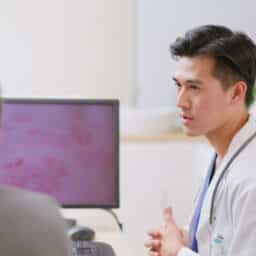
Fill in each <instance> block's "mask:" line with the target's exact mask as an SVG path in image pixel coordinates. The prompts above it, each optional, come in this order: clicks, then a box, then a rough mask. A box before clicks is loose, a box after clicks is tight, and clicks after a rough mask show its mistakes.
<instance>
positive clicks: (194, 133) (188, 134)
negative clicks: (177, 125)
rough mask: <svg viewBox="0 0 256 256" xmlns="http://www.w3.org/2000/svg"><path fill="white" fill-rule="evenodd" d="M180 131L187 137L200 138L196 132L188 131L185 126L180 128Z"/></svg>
mask: <svg viewBox="0 0 256 256" xmlns="http://www.w3.org/2000/svg"><path fill="white" fill-rule="evenodd" d="M182 130H183V132H184V133H185V134H186V135H187V136H189V137H196V136H201V135H202V134H200V133H199V132H198V131H195V130H193V129H189V128H187V127H185V126H183V127H182Z"/></svg>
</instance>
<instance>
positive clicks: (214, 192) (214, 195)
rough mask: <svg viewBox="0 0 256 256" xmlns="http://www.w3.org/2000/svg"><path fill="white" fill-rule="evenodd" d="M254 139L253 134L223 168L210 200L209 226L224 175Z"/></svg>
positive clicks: (254, 135) (255, 135)
mask: <svg viewBox="0 0 256 256" xmlns="http://www.w3.org/2000/svg"><path fill="white" fill-rule="evenodd" d="M255 137H256V132H255V133H253V134H252V135H251V136H250V137H249V138H248V139H247V140H246V141H245V142H244V143H243V144H242V145H241V146H240V147H239V149H238V150H237V151H236V152H235V154H234V155H233V156H232V158H231V159H230V160H229V161H228V163H227V164H226V166H225V167H224V169H223V171H222V173H221V175H220V177H219V179H218V180H217V183H216V185H215V187H214V190H213V194H212V200H211V208H210V225H212V224H213V208H214V202H215V198H216V194H217V191H218V187H219V185H220V182H221V181H222V179H223V177H224V175H225V174H226V172H227V171H228V168H229V166H230V165H231V164H232V163H233V161H234V160H235V159H236V158H237V157H238V155H239V154H240V153H241V152H242V151H243V150H244V149H245V148H246V147H247V145H248V144H249V143H250V142H251V141H252V140H253V139H254V138H255Z"/></svg>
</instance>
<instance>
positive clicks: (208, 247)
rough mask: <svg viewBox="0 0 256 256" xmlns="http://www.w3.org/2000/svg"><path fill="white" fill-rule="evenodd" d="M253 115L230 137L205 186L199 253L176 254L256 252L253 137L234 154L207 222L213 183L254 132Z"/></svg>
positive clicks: (217, 255)
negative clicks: (211, 218) (216, 166)
mask: <svg viewBox="0 0 256 256" xmlns="http://www.w3.org/2000/svg"><path fill="white" fill-rule="evenodd" d="M255 132H256V122H255V120H253V118H252V117H250V118H249V120H248V122H247V123H246V124H245V125H244V126H243V127H242V128H241V129H240V130H239V132H238V133H237V134H236V135H235V136H234V138H233V139H232V141H231V143H230V146H229V148H228V151H227V153H226V155H225V157H224V158H223V159H222V161H221V163H220V165H219V167H218V169H217V170H216V174H215V175H214V177H213V179H212V182H211V184H210V186H209V188H208V191H207V193H206V196H205V200H204V203H203V206H202V211H201V217H200V221H199V224H198V230H197V241H198V250H199V253H194V252H193V251H191V250H190V249H188V248H182V249H181V250H180V252H179V253H178V256H199V255H200V256H253V255H256V138H254V139H253V140H252V141H251V142H250V143H249V144H248V145H247V146H246V148H245V149H244V150H243V151H242V152H241V153H240V154H239V155H238V156H237V158H236V159H235V160H234V161H233V163H232V164H231V166H230V167H229V168H228V170H227V171H226V172H225V175H224V177H223V178H222V179H221V182H220V184H219V186H218V190H217V193H216V197H215V203H214V211H213V217H214V218H213V219H214V222H213V225H210V222H209V218H210V207H211V201H212V195H213V190H214V187H215V186H216V183H217V181H218V179H219V177H220V175H221V173H222V172H223V169H224V167H225V165H226V164H227V162H228V161H229V160H230V158H231V157H232V156H233V155H234V153H235V152H236V151H237V150H238V148H239V147H240V146H241V145H242V144H243V142H244V141H246V140H247V139H248V138H249V137H250V136H251V135H252V134H253V133H255Z"/></svg>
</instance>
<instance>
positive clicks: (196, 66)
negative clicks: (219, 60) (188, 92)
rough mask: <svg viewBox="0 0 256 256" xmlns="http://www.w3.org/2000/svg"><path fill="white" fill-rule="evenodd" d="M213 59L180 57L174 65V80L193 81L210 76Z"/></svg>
mask: <svg viewBox="0 0 256 256" xmlns="http://www.w3.org/2000/svg"><path fill="white" fill-rule="evenodd" d="M214 64H215V62H214V59H213V58H210V57H206V56H197V57H181V58H180V59H179V60H178V62H177V65H176V70H175V73H174V78H175V79H177V80H179V79H181V80H194V79H199V80H200V78H202V77H205V76H207V75H212V73H213V72H212V71H213V68H214Z"/></svg>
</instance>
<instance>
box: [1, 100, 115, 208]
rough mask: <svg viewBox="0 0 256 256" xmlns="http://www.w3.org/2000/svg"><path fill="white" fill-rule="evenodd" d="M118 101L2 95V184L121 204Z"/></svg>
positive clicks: (66, 202)
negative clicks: (19, 97) (16, 97)
mask: <svg viewBox="0 0 256 256" xmlns="http://www.w3.org/2000/svg"><path fill="white" fill-rule="evenodd" d="M118 111H119V103H118V100H63V99H62V100H60V99H56V100H53V99H51V100H49V99H47V100H45V99H40V100H35V99H34V100H32V99H4V103H3V112H2V127H1V129H0V152H1V154H0V184H4V185H11V186H17V187H20V188H24V189H27V190H31V191H37V192H43V193H46V194H48V195H50V196H52V197H54V198H55V199H57V201H58V202H59V203H60V204H61V205H62V206H63V207H73V208H75V207H87V208H96V207H102V208H118V207H119V163H118V161H119V125H118V119H119V118H118Z"/></svg>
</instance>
